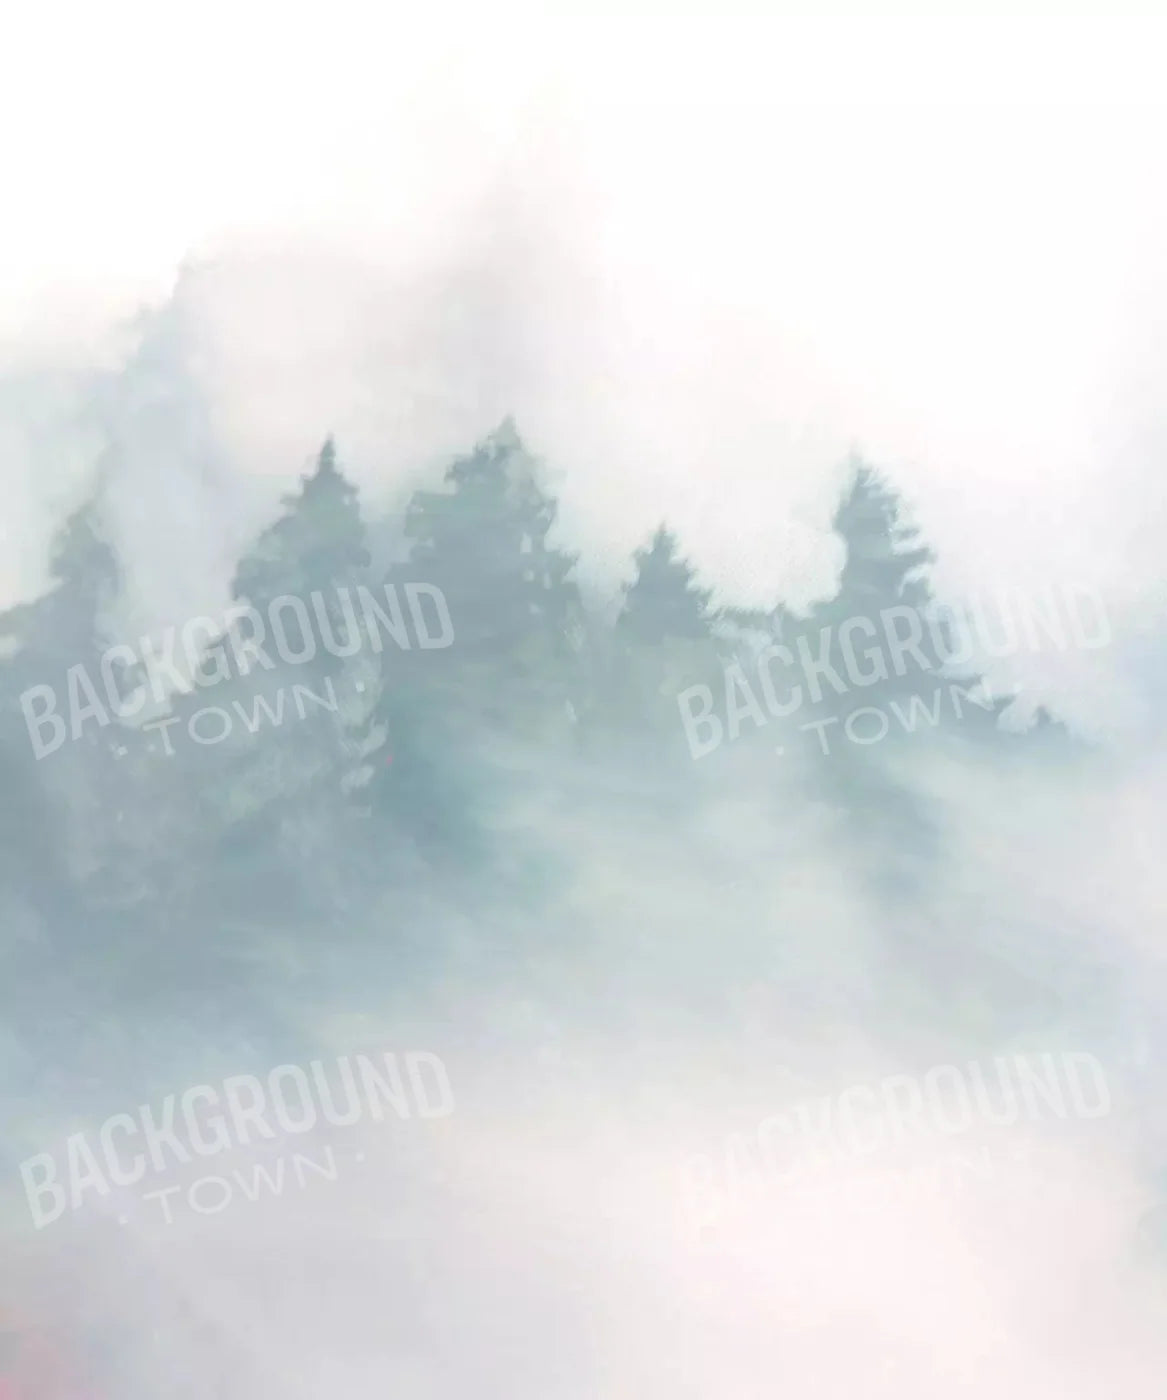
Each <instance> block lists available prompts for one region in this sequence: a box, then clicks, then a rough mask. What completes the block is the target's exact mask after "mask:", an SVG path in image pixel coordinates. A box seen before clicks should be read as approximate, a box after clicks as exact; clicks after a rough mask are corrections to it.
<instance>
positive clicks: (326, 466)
mask: <svg viewBox="0 0 1167 1400" xmlns="http://www.w3.org/2000/svg"><path fill="white" fill-rule="evenodd" d="M316 475H317V476H328V475H332V476H335V475H336V440H335V439H334V438H333V436H332V434H331V433H329V435H328V437H327V438H326V439H325V440H324V446H323V447H322V448H321V449H320V456H319V457H318V458H317V459H316Z"/></svg>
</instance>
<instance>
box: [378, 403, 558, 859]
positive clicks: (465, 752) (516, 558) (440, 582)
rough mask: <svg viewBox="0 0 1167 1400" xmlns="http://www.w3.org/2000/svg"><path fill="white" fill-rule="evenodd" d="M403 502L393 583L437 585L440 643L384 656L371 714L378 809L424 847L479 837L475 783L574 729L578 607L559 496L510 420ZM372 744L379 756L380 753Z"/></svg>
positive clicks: (468, 852)
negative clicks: (444, 641)
mask: <svg viewBox="0 0 1167 1400" xmlns="http://www.w3.org/2000/svg"><path fill="white" fill-rule="evenodd" d="M443 484H444V489H443V490H438V491H434V490H422V491H418V492H416V493H415V494H414V496H413V497H412V499H411V501H410V503H409V506H408V508H407V512H406V519H405V535H406V538H407V539H408V540H409V541H410V552H409V557H408V560H407V561H406V562H405V563H402V564H400V565H398V566H396V567H395V568H394V569H392V570H391V571H390V574H389V582H390V585H391V586H393V587H396V588H398V589H399V590H400V589H408V587H410V586H411V585H419V584H424V585H428V586H429V587H431V588H436V589H438V590H439V591H440V594H441V596H442V598H443V599H444V601H445V605H446V609H447V611H448V615H449V622H450V628H451V630H452V633H453V636H452V640H451V642H450V645H449V646H446V647H436V648H432V649H429V650H421V651H414V652H408V653H403V652H400V651H396V650H388V649H387V650H386V652H385V653H384V655H383V657H382V689H381V702H380V704H379V706H378V708H377V711H376V719H377V720H378V721H379V722H380V723H381V725H382V726H383V729H384V731H385V732H386V734H387V736H388V738H387V741H386V751H385V757H386V761H385V762H384V763H377V764H376V765H375V768H374V776H373V780H372V783H371V784H370V796H371V799H372V801H373V803H374V806H375V807H376V809H377V810H378V811H379V812H380V813H381V814H382V815H383V816H385V817H388V818H390V819H391V820H393V821H394V822H395V823H397V824H400V825H401V826H403V827H404V828H405V829H407V830H409V831H410V832H412V833H413V834H414V835H415V836H417V837H418V839H420V840H421V841H422V842H423V843H424V844H425V845H426V846H427V847H428V848H429V849H430V850H439V849H440V850H444V851H445V852H447V853H453V852H458V853H460V854H461V856H462V857H463V858H465V859H470V858H471V856H472V855H473V854H474V853H475V852H478V853H481V851H482V850H483V846H482V839H483V825H484V817H483V816H482V808H481V806H480V802H481V800H482V798H483V794H484V793H485V792H486V791H487V790H488V789H492V788H493V787H494V785H495V784H497V783H499V782H500V781H506V782H508V783H511V784H514V783H517V782H523V781H526V780H527V778H525V777H524V776H523V775H524V771H525V770H526V772H527V774H528V776H529V764H530V755H531V753H532V752H533V749H532V745H533V744H534V743H536V742H538V743H541V744H542V745H544V746H545V747H549V748H550V749H551V750H554V749H555V748H557V747H562V746H564V745H569V744H571V743H572V742H573V741H574V734H575V718H576V715H577V713H578V709H579V705H580V689H581V685H582V683H583V654H582V653H583V648H582V641H583V636H584V627H583V621H584V619H583V612H582V607H581V604H580V598H579V592H578V589H577V587H576V585H575V583H574V582H573V581H572V579H571V578H570V574H571V571H572V568H573V567H574V564H575V559H574V556H572V555H570V554H567V553H565V552H564V551H562V550H560V549H558V548H557V547H556V546H555V545H553V544H552V543H551V542H550V536H551V533H552V529H553V527H554V525H555V521H556V516H557V506H556V503H555V501H554V499H553V498H552V497H551V496H550V495H549V494H548V492H547V490H546V488H545V485H544V482H543V476H542V469H541V466H540V464H539V463H538V462H537V461H536V460H535V459H534V458H533V457H532V456H531V455H530V453H529V452H528V451H527V450H526V448H525V446H524V444H523V442H522V440H521V438H520V436H519V434H518V432H517V430H516V428H515V425H514V423H513V421H511V420H510V419H507V420H506V421H505V422H503V423H502V424H501V426H500V427H499V428H498V429H497V430H496V431H495V432H494V433H492V434H490V436H488V437H487V438H486V439H485V440H484V441H482V442H480V443H479V444H478V445H477V447H475V449H474V450H473V451H472V452H471V453H469V454H468V455H466V456H463V457H459V458H457V459H456V460H455V461H454V462H452V463H451V465H450V466H449V468H448V469H447V471H446V473H445V478H444V483H443ZM378 757H379V755H378Z"/></svg>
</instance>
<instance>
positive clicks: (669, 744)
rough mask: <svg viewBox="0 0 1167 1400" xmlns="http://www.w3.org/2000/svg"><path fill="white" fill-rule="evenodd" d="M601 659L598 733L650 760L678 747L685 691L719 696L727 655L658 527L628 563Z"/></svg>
mask: <svg viewBox="0 0 1167 1400" xmlns="http://www.w3.org/2000/svg"><path fill="white" fill-rule="evenodd" d="M634 558H635V564H636V573H635V575H634V577H633V579H632V581H631V582H630V583H629V584H627V585H626V586H625V589H624V598H623V604H622V606H621V609H620V613H619V615H618V616H617V618H616V623H615V627H614V629H613V633H612V638H611V646H610V648H609V653H608V656H607V666H606V670H607V675H606V678H605V681H604V686H603V692H604V699H603V703H602V705H601V707H600V715H599V717H598V718H599V719H600V724H601V728H603V729H606V730H609V731H611V730H613V729H616V730H619V729H625V730H627V731H629V733H631V734H634V735H635V736H636V742H637V743H638V744H641V745H644V744H646V743H648V744H650V745H651V747H652V748H653V750H654V751H655V752H657V753H658V754H662V755H663V754H670V755H672V756H674V757H676V756H678V755H680V754H681V753H682V751H683V750H684V748H685V744H684V736H683V731H682V728H681V724H680V720H679V715H678V709H677V695H678V694H679V693H680V692H681V691H683V690H685V689H686V688H688V687H690V686H693V685H700V684H709V685H710V686H712V687H713V688H714V691H715V693H717V692H719V691H720V690H721V689H722V686H721V671H722V667H723V665H724V663H725V660H726V659H727V656H728V654H729V652H728V647H727V646H726V644H725V643H724V642H723V641H722V639H721V638H720V636H719V634H718V630H717V629H718V624H719V622H720V620H721V614H720V612H719V611H718V610H716V609H714V608H713V607H712V606H711V599H712V593H711V591H710V590H708V589H706V588H702V587H701V586H700V585H699V583H698V582H697V575H696V571H695V570H694V568H693V566H692V565H691V564H690V563H689V562H688V561H687V560H686V559H684V558H683V557H682V556H681V554H680V552H679V550H678V546H677V541H676V538H675V536H674V535H673V534H672V533H671V532H670V531H669V530H668V529H667V528H666V527H665V526H664V525H663V524H662V525H660V526H658V528H657V530H656V531H655V533H654V534H653V536H652V538H651V540H650V541H649V542H648V543H647V544H646V545H645V546H644V547H643V548H641V549H639V550H637V551H636V554H635V556H634Z"/></svg>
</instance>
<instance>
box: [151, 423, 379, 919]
mask: <svg viewBox="0 0 1167 1400" xmlns="http://www.w3.org/2000/svg"><path fill="white" fill-rule="evenodd" d="M283 506H284V512H283V514H282V515H281V516H280V517H279V519H278V520H276V521H275V522H274V524H272V525H270V526H269V527H268V528H267V529H266V530H264V531H263V533H262V534H261V535H260V536H259V538H258V539H257V540H256V542H255V544H254V546H253V547H252V548H251V550H249V552H248V553H247V555H246V556H245V557H244V558H243V559H242V560H241V561H240V563H239V565H238V568H237V570H236V574H235V578H234V581H233V584H232V596H233V597H234V599H235V600H236V602H237V603H238V604H241V605H246V606H249V607H251V608H252V609H254V611H255V613H256V614H258V616H259V618H260V619H261V622H262V625H263V627H264V629H265V632H266V634H267V635H266V639H265V641H264V642H263V644H262V646H263V652H264V654H265V655H266V656H267V657H268V658H269V659H270V661H271V662H272V667H271V668H270V669H269V668H267V667H265V666H264V665H263V664H262V663H259V662H257V661H255V660H252V661H251V664H250V668H249V669H248V670H247V671H246V672H245V673H244V674H240V673H239V668H238V665H237V664H236V663H235V662H234V660H233V662H232V664H231V666H230V671H229V677H228V679H226V680H224V681H220V682H218V684H217V685H216V688H215V691H214V696H213V703H214V704H215V705H216V706H217V707H219V708H221V709H223V710H225V711H227V712H228V714H229V715H231V716H232V717H233V723H232V728H231V731H230V733H229V735H228V737H227V739H226V740H225V741H224V742H222V743H220V744H216V745H214V746H213V747H208V748H206V749H204V750H202V752H201V754H200V755H198V761H199V767H200V772H201V774H202V775H203V781H202V784H201V785H202V786H203V787H204V790H206V791H208V792H213V793H214V800H215V802H216V805H217V820H218V824H219V825H220V826H221V827H222V828H223V832H224V837H223V844H222V847H221V852H222V862H221V864H222V870H223V873H224V875H225V876H226V880H225V882H224V884H223V887H222V889H221V890H220V895H221V897H222V899H223V901H225V904H226V905H227V906H229V907H233V908H235V909H239V908H240V907H244V906H246V905H247V903H248V902H249V896H248V890H249V889H250V888H254V887H255V886H256V885H257V882H258V881H260V880H261V879H262V872H264V871H266V872H267V873H268V874H269V875H270V876H271V877H272V880H273V881H275V882H276V887H278V888H279V889H281V890H284V891H286V892H288V894H289V897H290V898H291V899H292V901H293V902H294V903H296V902H299V900H300V896H298V895H297V894H296V890H297V889H298V888H299V874H300V871H301V870H302V869H303V867H304V866H305V864H306V863H309V862H313V861H315V869H314V872H313V873H314V875H315V876H316V877H319V876H320V875H321V874H322V873H324V872H328V871H331V872H334V873H335V875H336V881H334V882H333V883H334V884H336V885H337V888H339V883H338V882H342V881H343V878H344V873H343V871H342V870H340V869H339V868H338V862H337V860H336V859H335V850H336V848H337V847H338V846H340V847H343V844H344V843H343V840H342V839H341V837H340V832H341V830H342V829H343V828H344V825H345V822H346V821H347V820H348V819H349V818H350V817H351V815H352V809H351V806H350V804H349V802H348V800H347V796H346V793H347V791H348V789H349V788H350V787H351V786H352V784H353V783H354V782H359V780H360V778H361V777H362V776H363V770H364V769H365V768H366V767H367V765H366V757H367V755H368V753H369V751H370V750H371V749H373V748H375V747H376V745H377V743H378V741H379V735H378V733H377V731H376V728H375V726H374V725H373V722H372V712H373V707H374V705H375V703H376V700H377V693H378V685H379V668H378V664H377V658H376V656H375V655H373V654H372V652H371V648H370V646H369V644H368V638H367V637H366V636H365V634H364V632H363V631H362V629H361V625H360V609H359V606H358V590H359V589H361V588H362V587H364V586H366V585H367V582H368V575H367V569H368V564H369V552H368V549H367V545H366V540H365V527H364V523H363V521H362V519H361V512H360V505H359V501H358V493H357V490H356V488H355V487H354V486H353V485H352V484H351V483H350V482H349V481H348V480H347V479H346V478H345V477H344V475H343V474H342V473H341V471H340V470H339V468H338V466H337V461H336V450H335V447H334V444H333V442H332V440H331V439H329V440H328V441H327V442H326V443H325V444H324V447H323V448H322V450H321V452H320V454H319V456H318V458H317V461H316V464H315V468H314V470H313V471H312V472H311V473H309V474H308V475H307V476H305V477H304V478H302V481H301V486H300V490H299V491H298V492H297V493H296V494H294V495H290V496H286V497H285V498H284V500H283ZM281 599H294V600H295V604H291V603H288V602H278V600H281ZM273 605H277V606H276V607H273ZM277 613H278V617H279V624H277V622H276V615H277ZM277 625H282V628H283V635H284V637H286V645H287V652H288V654H285V655H283V656H281V655H280V647H281V643H280V642H279V640H278V638H277V637H276V636H275V635H273V634H274V633H275V631H276V628H277ZM236 626H237V627H239V629H240V633H241V634H245V633H246V631H247V629H248V627H249V624H248V622H247V621H246V620H245V619H241V620H239V621H238V622H237V623H236ZM227 645H228V643H227V641H226V640H225V639H219V640H218V642H217V643H215V644H214V646H215V647H216V648H217V649H223V648H224V647H226V646H227ZM338 652H339V653H344V654H340V655H338V654H336V653H338ZM348 653H351V654H348ZM208 654H209V653H208ZM232 654H233V653H232ZM301 655H302V656H303V659H298V658H299V657H300V656H301ZM206 703H208V699H207V698H206V692H199V691H195V692H192V693H191V694H189V695H184V696H180V697H177V698H176V700H175V714H176V715H179V716H180V717H182V718H184V719H185V718H186V717H188V716H189V714H190V713H192V712H193V710H195V709H197V708H198V707H199V706H201V705H203V704H206ZM315 883H316V885H317V886H319V884H320V880H319V878H317V879H316V881H315ZM269 887H270V886H269ZM335 892H336V891H335V889H334V890H333V893H335Z"/></svg>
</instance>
